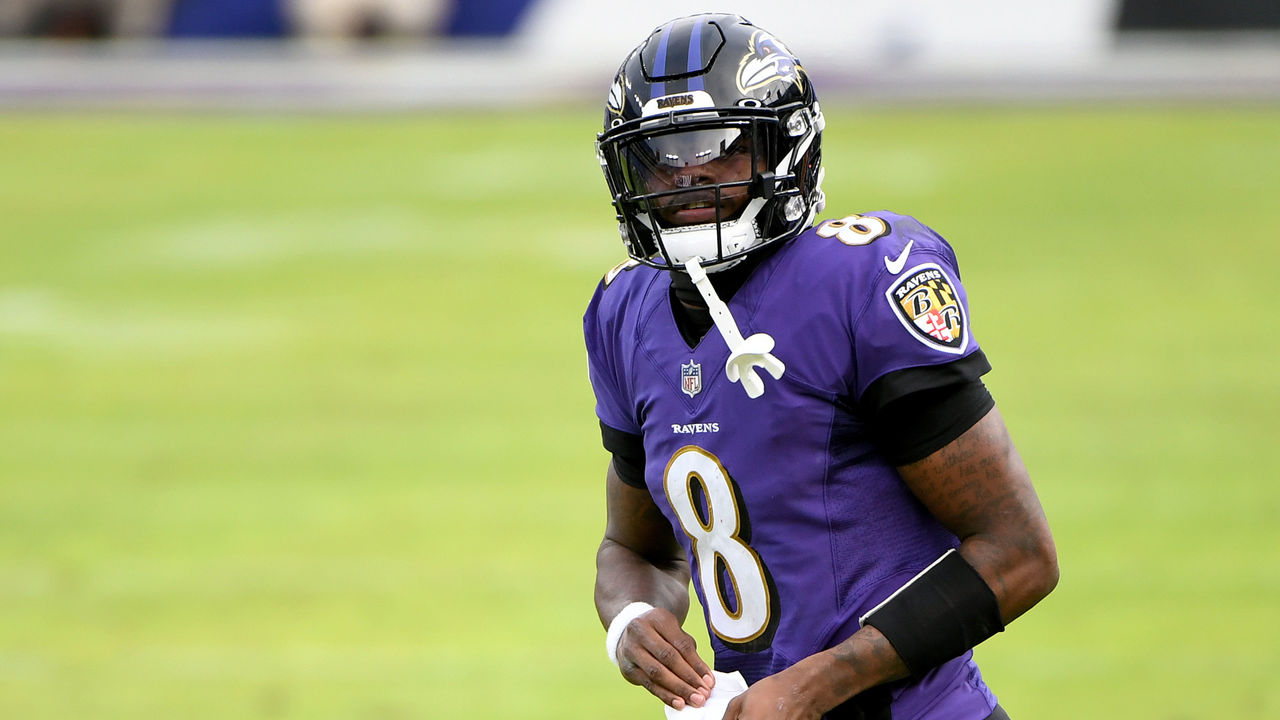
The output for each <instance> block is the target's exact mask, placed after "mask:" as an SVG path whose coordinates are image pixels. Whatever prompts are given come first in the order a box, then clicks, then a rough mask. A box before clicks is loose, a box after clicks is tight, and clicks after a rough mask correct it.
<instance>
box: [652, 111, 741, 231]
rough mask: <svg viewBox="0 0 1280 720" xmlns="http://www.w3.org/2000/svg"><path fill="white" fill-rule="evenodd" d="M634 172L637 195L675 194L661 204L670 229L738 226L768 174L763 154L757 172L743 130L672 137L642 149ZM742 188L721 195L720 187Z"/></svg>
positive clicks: (663, 219) (657, 204)
mask: <svg viewBox="0 0 1280 720" xmlns="http://www.w3.org/2000/svg"><path fill="white" fill-rule="evenodd" d="M629 157H630V160H631V162H630V167H631V170H632V172H631V176H632V178H633V182H634V183H635V184H637V185H639V187H637V188H636V189H637V190H638V191H640V192H641V193H644V194H652V193H665V192H671V194H670V195H663V196H661V197H658V198H655V199H654V200H653V204H654V207H655V213H654V214H656V215H657V217H658V221H659V222H660V223H661V224H662V225H663V226H665V227H677V226H682V225H701V224H704V223H713V222H716V221H717V219H718V220H720V221H727V220H732V219H734V218H736V217H738V215H739V214H740V213H741V212H742V210H743V208H744V207H746V204H747V202H748V200H750V191H749V187H748V185H749V183H750V181H751V179H752V177H753V176H754V174H755V172H763V171H764V169H765V162H764V158H763V157H760V156H759V153H757V162H756V166H755V171H754V172H753V168H752V162H751V157H752V154H751V142H750V135H748V134H747V133H743V132H741V131H739V130H737V129H717V130H695V131H691V132H684V133H672V134H668V135H661V136H658V137H656V138H651V139H649V140H646V141H643V142H641V143H637V144H636V147H635V148H634V149H633V151H632V152H631V153H629ZM722 183H740V184H737V185H732V186H730V187H722V188H720V190H719V200H718V202H717V193H716V188H715V186H716V185H719V184H722Z"/></svg>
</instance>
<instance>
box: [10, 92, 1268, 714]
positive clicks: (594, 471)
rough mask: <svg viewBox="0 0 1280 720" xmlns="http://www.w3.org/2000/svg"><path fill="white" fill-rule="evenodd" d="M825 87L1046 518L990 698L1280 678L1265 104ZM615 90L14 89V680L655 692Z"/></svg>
mask: <svg viewBox="0 0 1280 720" xmlns="http://www.w3.org/2000/svg"><path fill="white" fill-rule="evenodd" d="M827 114H828V117H829V125H828V132H827V137H826V149H827V152H826V156H827V166H828V172H827V183H826V189H827V191H828V196H829V198H830V199H831V201H830V204H829V208H828V213H827V216H829V217H835V216H840V215H844V214H848V213H850V212H858V211H867V210H874V209H880V208H888V209H893V210H896V211H901V212H909V213H912V214H914V215H916V216H917V217H919V218H921V219H922V220H924V221H925V222H927V223H929V224H931V225H933V226H934V227H935V228H936V229H938V230H939V231H940V232H941V233H942V234H943V235H945V236H946V237H947V238H948V239H949V240H950V241H951V242H952V244H953V245H954V246H955V247H956V248H957V250H958V253H959V255H960V259H961V263H962V268H963V269H964V273H965V275H964V277H965V281H966V286H967V287H968V289H969V294H970V299H971V303H972V311H973V315H974V328H975V332H976V334H977V337H978V338H979V340H980V342H982V344H983V346H984V347H985V348H986V350H987V353H988V354H989V356H990V357H991V358H992V360H993V362H994V364H995V367H996V369H995V371H994V372H993V373H992V374H991V375H990V376H989V377H988V381H989V385H990V386H991V388H992V390H993V392H994V393H995V395H996V397H997V400H998V401H999V403H1000V405H1001V407H1002V408H1003V411H1004V414H1005V417H1006V419H1007V421H1008V423H1009V425H1010V427H1011V429H1012V431H1013V432H1014V435H1015V438H1016V439H1017V441H1018V442H1019V446H1020V448H1021V450H1022V453H1023V455H1024V457H1025V459H1026V461H1027V463H1028V465H1029V466H1030V468H1031V470H1032V474H1033V477H1034V479H1035V480H1036V483H1037V486H1038V488H1039V490H1040V493H1041V497H1042V499H1043V501H1044V504H1045V506H1046V509H1047V511H1048V514H1049V518H1050V521H1051V524H1052V525H1053V527H1054V530H1055V533H1056V537H1057V541H1058V544H1059V553H1060V557H1061V564H1062V582H1061V585H1060V586H1059V588H1058V590H1057V592H1056V593H1055V594H1054V595H1052V596H1050V598H1049V599H1047V600H1046V601H1045V602H1044V603H1043V604H1042V605H1041V606H1040V607H1039V608H1037V609H1036V610H1035V611H1033V612H1032V613H1030V614H1029V615H1027V616H1026V617H1024V618H1022V619H1021V620H1019V621H1018V622H1017V623H1015V624H1014V625H1013V626H1011V628H1010V630H1009V631H1008V632H1006V633H1005V634H1003V635H1001V636H999V637H997V638H995V639H993V640H991V641H990V642H989V643H987V644H986V645H984V646H983V647H981V648H980V649H979V651H978V657H979V660H980V661H981V663H982V665H983V667H984V672H985V673H986V675H987V677H988V680H989V682H990V683H991V684H992V686H993V688H994V689H995V691H996V693H997V694H998V695H999V696H1000V697H1001V699H1002V701H1003V703H1004V704H1005V706H1006V707H1007V708H1008V709H1009V710H1010V712H1011V713H1012V714H1013V715H1014V716H1015V717H1017V718H1021V719H1024V720H1025V719H1031V718H1034V719H1037V720H1056V719H1062V720H1066V719H1068V718H1078V717H1081V716H1082V715H1083V716H1093V715H1104V716H1115V717H1123V718H1133V719H1144V720H1145V719H1150V720H1190V719H1192V718H1219V717H1230V718H1235V719H1237V720H1246V719H1259V720H1260V719H1262V718H1275V717H1280V683H1277V681H1276V677H1277V675H1280V650H1277V648H1280V522H1278V521H1277V516H1280V483H1278V482H1277V480H1280V462H1278V461H1277V454H1276V452H1275V449H1274V448H1275V446H1273V445H1271V443H1272V442H1275V438H1276V436H1277V434H1280V410H1278V408H1280V380H1278V379H1277V370H1278V369H1280V367H1278V363H1277V357H1280V333H1272V332H1271V331H1270V330H1268V328H1269V327H1270V321H1271V317H1272V316H1274V315H1276V314H1277V313H1276V308H1272V307H1271V306H1270V305H1269V302H1270V299H1271V298H1272V297H1273V296H1274V295H1275V294H1276V289H1277V280H1276V274H1277V271H1276V268H1277V266H1278V265H1280V202H1277V195H1278V194H1280V109H1277V108H1275V107H1270V108H1261V107H1243V108H1229V107H1228V108H1216V109H1211V108H1207V107H1205V108H1191V107H1162V108H1119V107H1098V108H1063V107H1048V106H1046V107H1039V108H1035V109H1016V108H1009V107H1005V108H949V109H944V108H925V107H920V108H914V109H898V110H890V109H880V110H873V111H866V110H862V111H853V110H850V109H848V108H844V107H841V106H840V105H839V104H838V103H835V102H832V103H830V104H829V106H828V107H827ZM598 117H599V113H598V111H597V109H596V108H595V107H585V106H584V107H582V108H575V109H570V110H563V111H559V112H557V113H547V112H543V111H539V112H536V113H527V114H526V113H515V112H512V113H511V114H507V115H502V114H499V115H494V114H492V113H485V114H480V113H462V114H448V115H444V114H440V115H433V114H422V115H413V114H405V115H397V116H334V117H266V116H262V117H240V116H227V115H223V116H209V117H197V116H193V115H192V116H152V115H120V116H102V115H84V114H73V113H67V114H54V115H43V114H10V115H0V153H2V156H3V158H4V160H3V163H0V222H2V223H3V230H2V231H0V435H2V437H3V440H2V441H0V717H4V718H23V719H31V720H44V719H47V718H107V719H117V718H119V719H125V718H127V719H129V720H139V719H143V718H184V719H191V720H198V719H201V718H259V717H260V718H361V719H374V718H388V719H400V718H467V719H468V720H498V719H501V720H507V719H509V718H530V719H535V720H536V719H543V718H545V719H548V720H550V719H553V718H554V719H556V720H560V719H562V718H594V717H602V718H620V719H621V718H635V719H637V720H642V719H646V718H647V719H648V720H657V718H659V717H661V712H662V710H661V707H660V706H659V705H657V704H656V703H655V702H654V701H652V700H650V699H649V698H648V696H647V695H646V694H645V693H644V692H643V691H640V690H638V689H636V688H632V687H631V686H629V685H627V684H625V682H624V681H622V680H621V679H620V678H618V677H617V676H616V671H614V669H613V668H612V666H610V665H609V663H608V661H607V660H606V659H605V658H604V653H603V649H602V647H603V631H602V630H601V629H600V628H599V625H598V623H597V621H596V619H595V615H594V611H593V608H592V605H591V583H592V576H593V557H594V551H595V546H596V544H597V542H598V539H599V535H600V532H601V530H602V512H603V495H602V472H603V467H604V462H605V455H604V451H603V450H602V449H601V448H600V447H599V440H598V434H597V430H596V424H595V419H594V416H593V413H592V400H591V396H590V390H589V387H588V385H587V382H586V379H585V368H584V364H585V363H584V351H583V348H582V345H581V340H580V337H579V331H580V321H581V313H582V309H583V307H584V306H585V303H586V301H587V299H588V297H589V296H590V294H591V292H592V290H593V288H594V286H595V283H596V281H597V280H598V278H599V277H600V275H601V274H602V273H603V272H604V271H605V270H607V269H608V268H609V267H610V266H611V265H613V264H614V263H615V262H617V261H618V260H620V259H621V257H622V251H621V245H620V244H619V242H618V240H617V236H616V233H615V230H614V226H613V217H612V211H611V209H610V208H609V207H608V205H607V198H606V192H605V190H604V184H603V180H602V178H601V176H600V172H599V169H598V167H597V166H596V164H595V158H594V156H593V152H592V147H591V141H592V134H593V132H594V130H595V126H596V123H597V121H598ZM697 633H698V635H699V636H700V637H701V636H702V634H701V631H700V630H698V631H697Z"/></svg>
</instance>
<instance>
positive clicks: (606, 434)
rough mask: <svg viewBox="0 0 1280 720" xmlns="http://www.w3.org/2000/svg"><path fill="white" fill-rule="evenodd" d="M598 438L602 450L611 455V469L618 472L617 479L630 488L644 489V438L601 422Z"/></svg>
mask: <svg viewBox="0 0 1280 720" xmlns="http://www.w3.org/2000/svg"><path fill="white" fill-rule="evenodd" d="M600 438H601V440H602V441H603V443H604V449H605V450H608V451H609V452H610V453H613V469H614V470H616V471H617V472H618V479H619V480H621V481H622V482H624V483H626V484H627V485H630V486H631V487H637V488H643V487H645V484H644V438H643V437H641V436H640V435H633V434H632V433H629V432H623V431H621V430H619V429H617V428H614V427H610V426H608V425H605V424H604V423H603V422H602V423H600Z"/></svg>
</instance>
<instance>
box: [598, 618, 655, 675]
mask: <svg viewBox="0 0 1280 720" xmlns="http://www.w3.org/2000/svg"><path fill="white" fill-rule="evenodd" d="M652 609H653V606H652V605H650V604H649V603H647V602H633V603H631V604H630V605H628V606H626V607H624V608H622V610H621V611H620V612H619V613H618V614H617V615H614V616H613V621H612V622H610V623H609V632H608V634H606V635H605V636H604V649H605V652H607V653H609V662H612V663H613V664H614V665H617V664H618V643H619V642H621V641H622V632H623V631H624V630H626V629H627V626H628V625H630V624H631V621H632V620H635V619H636V618H638V617H640V616H641V615H643V614H645V613H647V612H649V611H650V610H652Z"/></svg>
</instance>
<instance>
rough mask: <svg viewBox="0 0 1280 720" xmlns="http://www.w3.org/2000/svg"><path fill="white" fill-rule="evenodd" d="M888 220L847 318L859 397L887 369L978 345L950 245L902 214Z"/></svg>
mask: <svg viewBox="0 0 1280 720" xmlns="http://www.w3.org/2000/svg"><path fill="white" fill-rule="evenodd" d="M894 226H895V233H894V236H893V238H892V240H891V242H889V243H885V244H883V245H881V248H882V249H884V250H886V251H887V254H885V255H884V256H883V257H884V261H883V262H882V263H880V264H879V266H878V267H877V269H876V272H875V274H874V275H873V276H872V278H871V281H870V283H869V286H868V287H867V291H868V294H866V295H863V296H862V298H861V299H860V301H861V304H860V306H859V308H858V311H857V313H856V315H855V317H854V318H853V321H852V323H853V324H852V327H853V337H854V363H855V368H856V370H855V375H856V377H857V386H856V388H855V394H856V399H857V400H858V401H859V402H862V400H863V395H864V394H865V393H866V392H867V390H868V388H870V387H871V386H872V385H873V384H874V383H875V382H876V381H877V380H879V379H880V378H883V377H885V376H887V375H889V374H891V373H896V372H898V371H901V370H905V369H908V368H921V367H932V366H938V365H944V364H947V363H953V362H955V361H956V360H960V359H962V358H967V357H969V356H970V355H973V354H975V353H978V352H979V349H978V344H977V342H976V341H975V340H974V338H973V331H972V328H971V326H970V319H969V302H968V296H967V295H966V293H965V289H964V286H963V285H962V284H961V283H960V273H959V270H958V268H957V264H956V260H955V255H954V253H953V252H952V251H951V247H950V246H949V245H947V244H946V242H945V241H944V240H943V239H942V238H941V237H939V236H938V235H937V234H936V233H934V232H933V231H932V230H929V229H928V228H926V227H924V226H923V225H920V224H919V223H918V222H915V221H913V220H911V219H909V218H904V219H902V220H900V221H899V222H897V223H895V224H894ZM882 242H883V241H882ZM877 260H879V258H877ZM898 263H901V264H898ZM895 270H897V271H896V272H895ZM983 362H985V361H983ZM979 374H980V373H979Z"/></svg>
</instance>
